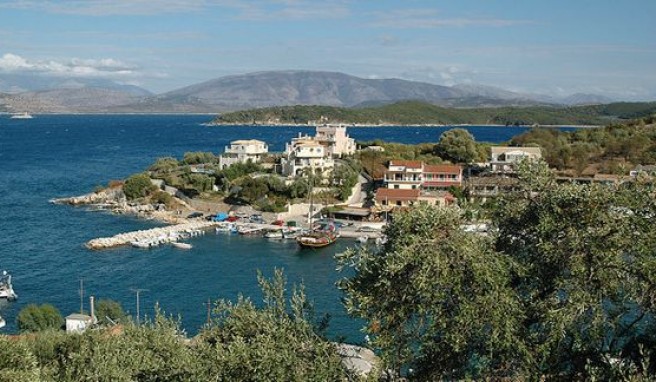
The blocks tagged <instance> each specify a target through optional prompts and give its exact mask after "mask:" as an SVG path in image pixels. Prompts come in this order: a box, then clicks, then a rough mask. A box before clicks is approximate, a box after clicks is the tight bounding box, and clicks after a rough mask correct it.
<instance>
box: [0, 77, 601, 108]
mask: <svg viewBox="0 0 656 382" xmlns="http://www.w3.org/2000/svg"><path fill="white" fill-rule="evenodd" d="M404 100H417V101H423V102H427V103H430V104H434V105H439V106H445V107H500V106H535V105H584V104H603V103H609V102H612V100H611V99H608V98H606V97H603V96H598V95H594V94H575V95H571V96H568V97H566V98H556V97H550V96H544V95H537V94H523V93H517V92H513V91H509V90H504V89H500V88H496V87H491V86H482V85H455V86H442V85H435V84H429V83H424V82H416V81H407V80H401V79H366V78H359V77H355V76H351V75H347V74H343V73H336V72H318V71H269V72H257V73H249V74H243V75H233V76H226V77H221V78H217V79H213V80H210V81H206V82H202V83H199V84H195V85H191V86H187V87H184V88H180V89H177V90H173V91H170V92H166V93H163V94H157V95H155V94H152V93H151V92H149V91H148V90H145V89H143V88H140V87H137V86H134V85H124V84H119V83H117V82H114V81H111V80H107V79H79V78H75V79H73V78H61V77H48V76H37V75H33V76H30V75H16V74H0V111H2V110H3V109H4V110H5V111H8V112H23V111H27V112H30V113H222V112H227V111H235V110H244V109H251V108H261V107H272V106H289V105H325V106H339V107H349V108H353V107H355V108H357V107H370V106H378V105H385V104H389V103H394V102H398V101H404Z"/></svg>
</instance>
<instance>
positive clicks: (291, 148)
mask: <svg viewBox="0 0 656 382" xmlns="http://www.w3.org/2000/svg"><path fill="white" fill-rule="evenodd" d="M281 164H282V173H283V175H285V176H299V175H302V174H303V172H304V171H306V170H305V169H306V168H310V169H312V172H313V173H317V172H320V173H321V174H322V175H323V176H328V175H329V174H330V172H332V170H333V168H334V167H335V161H334V160H333V158H332V157H331V156H330V155H327V152H326V147H325V146H324V145H322V144H321V143H319V142H317V141H316V140H315V139H313V138H312V137H308V136H304V137H302V136H300V135H299V137H298V138H294V139H292V142H291V143H288V144H287V146H286V149H285V152H284V154H283V158H282V161H281Z"/></svg>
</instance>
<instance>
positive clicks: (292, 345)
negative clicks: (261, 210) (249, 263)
mask: <svg viewBox="0 0 656 382" xmlns="http://www.w3.org/2000/svg"><path fill="white" fill-rule="evenodd" d="M258 280H259V283H260V286H261V288H262V291H263V293H264V306H263V307H262V308H261V309H258V308H256V307H255V305H254V304H253V303H252V302H251V301H250V300H249V299H246V298H244V297H239V299H238V300H237V302H228V301H223V300H222V301H219V302H218V303H217V304H216V307H215V309H214V314H215V316H216V319H215V321H214V323H213V324H212V325H211V327H210V328H208V329H206V330H204V331H203V332H202V333H201V334H200V335H199V339H198V341H197V346H196V347H197V352H198V354H199V358H200V362H202V365H203V367H202V369H204V370H207V373H208V374H209V375H210V376H211V377H212V379H213V380H225V381H245V380H248V381H339V380H343V379H344V378H345V374H344V371H343V369H342V367H341V364H340V360H339V357H337V355H336V353H335V348H334V347H333V345H332V344H331V343H329V342H327V341H325V340H323V339H321V338H320V337H318V336H317V334H316V333H315V332H314V330H313V326H312V324H311V318H312V315H311V309H310V305H309V302H308V301H307V297H306V296H305V292H304V288H303V287H302V286H301V287H300V288H297V287H293V288H292V293H291V297H290V298H289V302H287V298H286V296H285V285H286V282H285V279H284V277H283V275H282V272H281V271H280V270H276V271H275V274H274V276H273V279H271V280H266V279H264V278H263V277H262V276H261V275H259V276H258Z"/></svg>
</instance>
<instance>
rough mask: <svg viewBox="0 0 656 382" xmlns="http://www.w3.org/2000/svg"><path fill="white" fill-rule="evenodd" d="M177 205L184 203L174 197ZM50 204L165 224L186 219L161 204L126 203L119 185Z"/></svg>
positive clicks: (57, 200)
mask: <svg viewBox="0 0 656 382" xmlns="http://www.w3.org/2000/svg"><path fill="white" fill-rule="evenodd" d="M176 202H177V203H178V204H179V205H182V206H185V207H187V206H186V203H185V202H184V201H182V200H180V199H177V198H176ZM50 203H52V204H65V205H70V206H87V207H89V208H90V209H92V210H96V211H108V212H111V213H114V214H117V215H134V216H137V217H139V218H143V219H155V220H157V221H159V222H162V223H165V224H182V223H187V222H188V220H187V219H185V218H184V217H182V216H181V215H180V214H179V213H178V211H170V210H168V209H167V208H166V206H165V205H163V204H150V203H148V204H141V203H133V202H130V203H128V201H127V198H126V197H125V194H124V193H123V190H122V189H121V188H120V187H114V188H107V189H104V190H101V191H97V192H90V193H88V194H84V195H80V196H72V197H68V198H55V199H51V200H50Z"/></svg>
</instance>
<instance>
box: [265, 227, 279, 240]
mask: <svg viewBox="0 0 656 382" xmlns="http://www.w3.org/2000/svg"><path fill="white" fill-rule="evenodd" d="M264 237H266V238H267V239H283V238H284V236H283V234H282V230H280V229H274V230H269V231H267V232H265V233H264Z"/></svg>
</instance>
